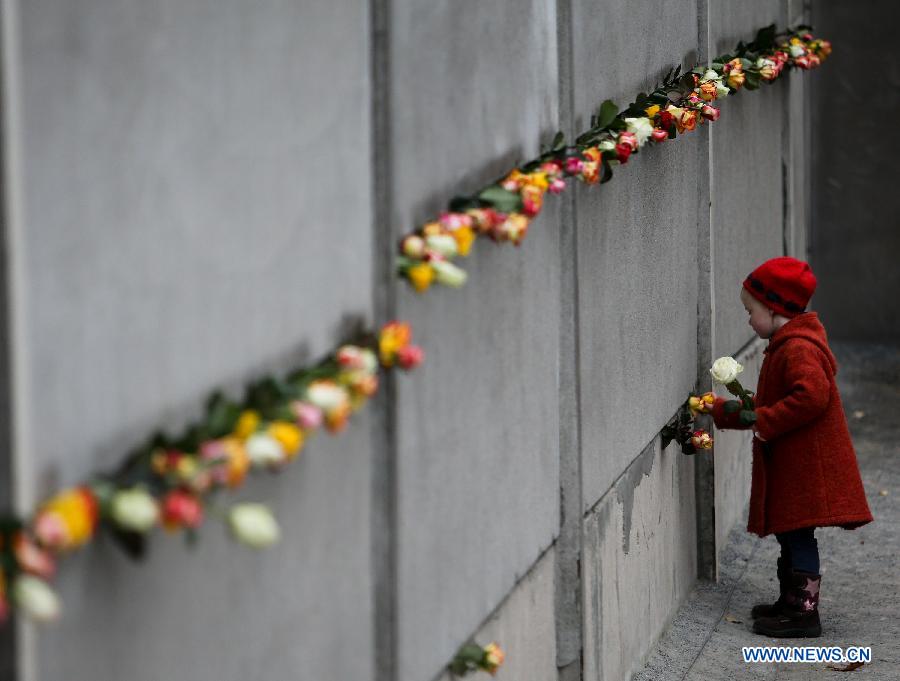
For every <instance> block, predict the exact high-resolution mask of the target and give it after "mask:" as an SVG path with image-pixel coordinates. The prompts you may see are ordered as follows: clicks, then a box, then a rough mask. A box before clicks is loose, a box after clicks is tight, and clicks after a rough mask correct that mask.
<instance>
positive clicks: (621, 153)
mask: <svg viewBox="0 0 900 681" xmlns="http://www.w3.org/2000/svg"><path fill="white" fill-rule="evenodd" d="M616 156H617V157H618V158H619V163H628V157H629V156H631V145H629V144H626V143H625V142H619V143H618V144H617V145H616Z"/></svg>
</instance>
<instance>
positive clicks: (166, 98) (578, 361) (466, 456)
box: [0, 0, 809, 681]
mask: <svg viewBox="0 0 900 681" xmlns="http://www.w3.org/2000/svg"><path fill="white" fill-rule="evenodd" d="M803 11H804V10H803V6H802V4H801V3H799V2H798V3H783V2H777V0H769V1H767V2H759V3H753V4H752V5H749V4H748V3H738V2H732V1H729V2H727V3H707V2H706V0H696V1H691V2H678V3H671V2H670V3H666V2H662V1H659V2H652V3H650V2H647V3H633V2H625V1H624V0H617V1H608V2H588V1H587V0H558V2H556V3H547V2H540V1H538V0H527V1H524V2H523V1H520V0H516V1H513V0H502V1H499V0H498V1H497V2H492V3H485V2H476V0H463V1H460V0H456V1H454V2H450V1H449V0H444V1H440V2H434V1H428V2H426V1H424V0H373V2H372V3H371V5H370V6H368V7H366V6H362V5H361V4H360V3H353V2H347V1H345V0H335V1H333V2H329V3H319V2H312V1H307V2H301V3H297V2H287V0H283V1H279V0H264V1H262V2H258V3H255V4H253V5H252V7H251V6H250V5H246V4H245V3H238V2H234V1H233V0H229V1H228V2H222V1H221V0H220V1H219V2H212V1H211V0H179V1H178V2H176V1H175V0H142V1H141V2H138V0H125V1H123V0H119V1H118V2H113V1H112V0H79V1H78V2H72V1H71V0H68V1H66V0H29V1H28V2H21V1H16V0H6V2H4V4H3V15H2V20H3V25H4V34H3V35H4V44H3V76H4V104H5V107H4V132H5V135H4V152H5V154H4V182H3V189H4V194H5V198H6V200H5V217H6V220H5V231H6V245H7V249H8V262H7V263H6V265H7V269H8V271H9V272H8V276H7V289H8V290H7V296H6V299H7V300H8V301H9V305H10V309H9V311H8V313H7V315H6V317H5V319H4V321H5V330H6V331H8V333H9V335H10V336H11V353H10V354H9V357H10V361H11V363H12V366H13V371H12V372H11V373H10V374H9V375H8V376H6V379H5V382H4V387H5V388H6V389H7V390H8V391H10V392H12V394H13V395H14V397H15V404H14V408H10V409H8V418H7V422H9V423H10V424H11V425H12V435H10V441H11V443H12V445H13V446H12V450H13V452H14V456H13V457H12V458H11V459H9V458H8V460H6V461H5V462H4V468H5V470H6V471H7V472H8V471H12V472H13V473H14V476H13V478H12V479H13V480H14V481H15V489H14V490H13V491H14V493H15V502H16V505H17V506H18V507H19V508H22V509H26V508H30V507H31V506H32V505H33V503H34V502H35V501H37V500H38V499H40V498H41V497H42V496H43V495H44V494H46V493H48V492H50V491H52V490H54V489H55V488H56V487H58V486H60V485H65V484H71V483H73V482H76V481H78V480H80V479H81V478H82V477H83V476H84V475H85V474H86V473H87V472H89V471H91V470H93V469H94V468H96V467H102V466H107V465H109V464H111V463H113V462H114V461H116V460H117V459H118V457H119V456H120V455H121V454H122V453H123V452H124V451H126V450H127V449H128V448H129V447H130V446H132V445H134V444H136V443H138V442H141V441H142V440H143V439H144V437H145V436H146V435H147V434H148V433H149V432H150V431H152V430H153V429H155V428H156V427H157V426H160V425H163V426H166V427H167V428H171V429H173V430H175V429H177V428H179V427H180V426H181V425H182V424H183V423H185V422H187V421H189V420H191V419H193V418H195V417H196V416H197V415H198V413H199V411H200V407H201V400H202V398H203V396H205V395H206V394H207V392H208V391H209V390H210V389H211V388H214V387H216V386H220V385H222V386H225V387H226V388H228V389H229V390H231V391H233V392H235V393H236V392H237V391H238V390H239V389H240V387H241V386H242V385H243V383H244V382H245V381H247V380H248V379H251V378H253V377H255V376H258V375H260V374H261V373H263V372H266V371H269V370H275V371H277V370H279V369H280V368H283V367H286V366H288V365H291V364H294V363H296V362H297V361H298V360H301V359H304V358H310V359H311V358H314V357H317V356H319V355H320V354H321V353H323V352H325V351H326V350H328V349H329V348H330V347H331V346H332V345H333V344H334V343H335V342H337V341H338V340H339V338H340V335H341V333H342V331H343V330H344V329H346V328H348V326H352V325H353V324H356V323H372V322H373V321H383V320H385V319H387V318H390V317H399V318H403V319H409V320H411V321H412V322H413V324H414V328H415V333H416V336H417V339H418V340H419V341H420V342H421V343H422V344H423V345H424V346H425V348H426V352H427V361H426V363H425V365H424V366H423V367H421V369H420V370H418V371H417V372H415V373H413V374H411V375H409V376H402V377H399V378H397V379H396V380H394V379H391V380H389V381H388V382H387V383H388V384H387V386H386V391H385V392H384V394H382V395H380V396H379V398H377V400H376V402H375V403H374V404H372V405H370V407H369V408H367V410H365V411H363V412H361V414H360V415H359V417H358V418H356V419H355V420H354V421H353V423H352V425H351V426H350V427H349V429H348V431H347V432H346V433H345V434H343V435H342V436H341V437H339V438H334V439H332V438H327V437H321V438H317V439H316V440H315V442H313V443H312V444H311V445H310V446H309V447H308V448H307V450H305V452H304V454H303V455H302V456H301V457H300V458H299V459H298V460H297V461H296V462H294V463H293V464H292V465H291V466H290V467H289V468H288V469H287V470H286V472H285V473H284V474H282V475H281V476H279V477H271V478H266V479H260V480H253V481H252V482H251V483H250V484H249V485H248V486H247V488H245V489H244V490H242V491H241V495H242V496H245V497H247V498H254V499H265V500H269V501H271V502H272V504H273V506H274V510H275V512H276V514H277V515H278V516H279V517H280V518H281V519H282V524H283V527H284V530H285V532H284V534H285V536H284V538H283V540H282V542H281V544H280V545H279V546H278V547H277V548H276V549H274V550H272V551H270V552H265V553H254V552H251V551H248V550H243V549H241V548H240V547H237V546H234V545H232V544H231V543H230V542H229V540H228V539H227V538H226V537H225V536H224V532H223V531H221V530H220V529H219V528H218V526H217V525H215V524H214V523H211V524H210V526H209V527H207V528H204V531H203V532H202V537H201V543H200V545H199V547H198V548H197V549H196V550H195V551H193V552H191V551H188V550H187V549H185V547H184V546H183V545H182V543H181V542H180V541H177V540H172V539H167V538H163V537H160V538H159V541H156V542H154V545H153V550H152V552H151V558H150V560H149V561H147V563H146V564H143V565H140V566H135V565H134V564H132V563H130V562H129V561H127V560H126V559H125V558H124V557H122V556H120V555H119V553H118V551H117V550H116V549H115V547H113V546H110V545H109V544H108V543H106V542H103V541H100V542H97V543H96V544H94V545H92V546H91V547H90V548H89V549H87V550H84V551H81V552H78V553H76V554H75V555H74V556H72V557H71V558H69V559H67V560H66V564H65V566H64V568H63V570H62V571H61V574H60V577H59V580H58V587H59V589H60V593H61V596H62V599H63V601H64V603H65V609H66V614H65V617H64V619H63V620H62V621H61V622H60V623H58V624H57V625H55V626H52V627H47V628H40V629H38V628H35V627H33V626H31V625H30V624H28V623H17V627H16V640H15V646H14V651H13V652H14V653H15V659H16V660H17V671H18V678H19V679H21V680H22V681H32V680H35V681H36V680H38V679H40V680H41V681H56V680H60V681H61V680H62V679H67V680H70V681H81V680H82V679H83V680H85V681H88V680H90V681H104V680H105V679H114V678H116V679H118V678H121V677H128V678H130V679H133V680H134V681H141V680H143V679H147V680H148V681H149V680H151V679H153V680H155V679H159V678H175V679H216V680H217V681H228V680H231V679H234V680H235V681H237V680H241V681H244V680H246V679H272V680H276V681H280V680H282V679H285V680H286V679H297V678H299V679H317V680H324V679H334V680H335V681H349V680H353V681H355V680H361V681H369V680H372V681H431V680H434V679H437V678H439V677H440V678H443V677H442V676H441V675H442V669H443V668H444V666H445V665H446V664H447V663H448V662H449V661H450V659H451V658H452V656H453V654H454V652H455V651H456V650H457V648H458V647H459V646H460V645H461V644H463V643H464V642H465V641H466V640H467V639H468V638H469V637H473V636H474V637H475V638H476V640H478V641H479V642H482V643H487V642H488V641H490V640H492V639H496V640H498V641H499V642H500V643H501V645H502V646H503V648H504V649H505V650H506V652H507V656H508V657H507V664H506V665H505V666H504V668H503V669H502V670H501V672H500V673H499V674H498V676H497V678H498V679H504V678H507V679H520V680H524V681H529V680H533V681H538V680H540V681H546V680H547V679H549V678H553V677H554V676H555V675H557V676H558V677H559V678H560V679H581V678H584V679H604V680H613V679H626V678H628V676H629V674H630V671H631V670H632V669H634V668H635V667H636V666H637V665H639V664H640V662H641V660H642V659H643V656H644V655H645V653H646V652H647V651H648V650H649V648H650V647H651V646H652V644H653V641H654V639H655V637H656V636H657V635H658V634H659V633H660V632H661V631H662V629H663V628H664V626H665V624H666V622H667V621H668V619H669V617H670V615H671V614H672V613H673V611H674V609H675V608H676V607H677V605H678V604H679V602H680V601H681V600H682V599H683V598H684V597H685V596H686V595H687V593H688V592H689V591H690V588H691V587H692V585H693V583H694V581H695V580H696V579H697V576H698V574H699V575H700V576H704V577H715V574H716V565H717V546H720V545H721V541H722V539H723V537H724V536H725V534H726V533H727V531H728V529H730V527H731V526H733V524H734V523H735V522H743V521H744V518H745V516H744V512H745V509H744V507H745V504H746V501H747V496H748V492H749V482H748V481H749V443H748V441H747V440H746V438H743V437H739V436H730V437H729V436H725V437H722V438H721V439H720V440H719V442H718V444H717V447H716V450H715V454H714V456H710V455H705V456H698V457H694V458H687V457H684V456H682V455H681V454H680V452H678V451H677V448H676V447H669V448H667V449H665V450H664V449H662V448H661V446H660V441H659V435H658V433H659V430H660V428H661V427H662V426H663V425H664V424H665V423H666V422H667V421H668V419H669V418H670V417H671V416H672V415H673V414H674V413H675V411H676V409H677V408H678V406H679V404H680V403H681V402H682V401H683V400H684V398H685V396H686V395H687V393H688V392H689V391H691V390H705V389H709V387H710V386H709V385H708V381H709V376H708V373H707V371H706V369H707V367H708V366H709V364H710V362H711V361H712V359H714V358H715V357H717V356H719V355H723V354H735V355H737V356H738V357H739V359H742V360H743V361H745V362H746V363H747V366H748V374H750V378H751V380H750V384H752V373H753V371H755V370H758V361H759V357H760V346H759V343H757V342H754V341H753V333H752V330H751V329H750V328H749V326H748V325H747V321H746V318H745V313H744V311H743V309H742V307H741V305H740V302H739V300H738V293H739V286H740V281H741V280H742V279H743V277H744V276H745V275H746V273H747V272H748V271H749V270H750V269H752V267H753V266H755V265H756V264H758V262H759V261H761V260H764V259H766V258H768V257H773V256H776V255H780V254H783V253H786V252H787V253H791V254H797V255H800V256H801V257H802V256H803V255H804V254H805V248H806V236H805V235H806V221H807V209H806V205H807V202H808V190H807V184H806V182H807V172H806V166H807V162H808V155H809V152H808V149H809V146H808V142H807V141H806V140H807V137H806V135H807V125H806V119H805V116H806V99H807V97H806V90H805V88H806V85H805V84H804V83H803V82H802V81H803V78H804V77H805V76H799V75H796V74H791V75H790V76H789V77H788V78H787V79H785V81H783V82H781V83H779V84H777V85H776V86H774V87H772V88H771V89H769V88H765V89H763V91H761V92H757V93H742V94H740V95H739V96H736V97H733V98H730V100H725V101H724V102H722V108H723V115H722V119H721V120H720V121H719V122H718V123H716V124H715V126H704V127H703V129H702V130H700V131H698V132H695V133H693V134H692V135H688V136H685V137H683V138H679V140H677V141H676V142H674V143H671V144H666V145H662V146H660V147H654V148H650V147H648V148H647V149H646V150H645V151H644V152H642V153H641V154H640V155H639V156H637V157H635V158H634V159H633V160H632V161H631V162H630V163H629V164H628V166H627V167H622V168H619V169H617V171H616V177H615V179H614V180H613V182H612V183H611V184H609V185H604V186H603V187H601V188H589V189H588V188H584V187H579V188H577V189H576V190H575V191H573V192H570V193H567V194H566V195H565V196H564V197H562V198H561V199H556V200H554V199H550V200H548V206H547V207H546V208H545V211H544V212H543V213H542V215H541V217H540V219H539V220H538V221H537V222H536V223H535V224H534V225H533V226H532V229H531V231H530V232H529V236H528V238H527V239H526V241H525V242H524V244H523V245H522V246H521V247H520V248H518V249H515V248H512V247H504V248H497V249H495V248H492V247H491V246H490V245H487V244H483V245H481V246H480V247H478V248H476V249H475V250H474V252H473V255H472V256H471V257H470V258H469V259H468V261H467V263H466V264H467V269H468V270H469V275H470V282H469V284H468V285H467V286H466V287H465V288H464V289H463V290H461V291H455V290H449V289H436V290H432V291H430V292H429V293H428V294H426V295H424V296H419V295H416V294H415V293H413V292H411V291H410V290H409V289H408V288H407V287H406V286H404V285H402V284H400V283H398V282H397V281H395V279H394V278H393V273H392V268H391V265H390V253H391V252H392V251H393V244H394V242H395V239H396V238H397V237H398V236H399V235H400V234H402V233H404V232H406V231H408V230H409V229H410V228H412V227H413V226H414V225H416V224H418V223H420V222H421V221H423V220H425V219H427V218H429V217H431V216H433V215H435V214H436V213H437V212H438V211H440V210H441V209H442V208H443V207H444V205H445V204H446V202H447V200H448V199H449V198H450V197H451V196H453V195H455V194H457V193H464V192H467V191H471V190H474V189H476V188H478V187H480V186H482V185H484V184H486V183H488V182H490V181H491V180H493V179H495V178H496V177H497V176H498V175H499V174H500V173H502V172H504V171H506V170H508V169H509V168H510V167H511V166H512V165H514V164H515V163H516V162H517V161H519V160H523V159H527V158H530V157H532V156H534V155H535V154H536V153H537V152H538V151H539V144H540V143H541V142H547V141H549V139H550V138H552V136H553V133H554V132H555V131H556V130H557V129H563V130H566V131H567V132H568V133H570V134H571V133H573V132H576V131H580V130H582V129H584V128H586V127H587V125H588V120H589V117H590V114H591V112H592V110H593V109H594V108H595V107H596V105H597V104H598V103H599V102H600V101H602V100H603V99H605V98H607V97H610V98H613V99H615V100H616V101H617V102H619V103H620V104H622V105H625V104H627V103H628V102H629V101H631V98H632V97H633V96H634V95H635V94H636V93H637V92H638V91H640V90H642V89H646V88H649V87H651V86H652V85H653V84H654V83H655V82H656V81H657V80H658V79H659V78H660V77H661V76H662V75H664V73H665V72H666V71H667V70H668V68H669V67H670V66H672V65H673V64H674V63H678V62H682V63H684V64H685V65H687V66H690V65H693V64H694V63H696V62H697V61H698V60H705V59H707V58H708V57H709V56H710V54H711V53H718V52H719V51H721V50H724V49H727V48H730V47H731V46H733V45H734V44H735V43H736V42H737V41H738V40H740V39H746V38H749V37H752V34H753V32H754V31H755V30H756V29H757V28H758V27H760V26H762V25H765V24H767V23H770V22H772V21H775V22H778V23H779V24H781V25H784V24H785V23H788V22H789V21H790V22H792V23H796V22H797V21H799V20H800V19H801V18H802V16H803ZM2 480H3V478H2V477H0V481H2ZM7 644H9V639H7ZM7 659H9V655H7ZM0 668H2V667H0Z"/></svg>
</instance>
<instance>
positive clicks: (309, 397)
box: [306, 381, 347, 412]
mask: <svg viewBox="0 0 900 681" xmlns="http://www.w3.org/2000/svg"><path fill="white" fill-rule="evenodd" d="M306 401H307V402H310V403H311V404H314V405H315V406H317V407H318V408H319V409H321V410H322V411H326V412H328V411H332V410H333V409H337V408H338V407H340V406H341V405H342V404H343V403H344V402H346V401H347V391H346V390H344V389H343V388H342V387H341V386H339V385H337V384H336V383H332V382H331V381H313V382H312V383H311V384H310V385H309V387H308V388H307V389H306Z"/></svg>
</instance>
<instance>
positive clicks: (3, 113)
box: [0, 0, 38, 681]
mask: <svg viewBox="0 0 900 681" xmlns="http://www.w3.org/2000/svg"><path fill="white" fill-rule="evenodd" d="M20 25H21V24H20V20H19V3H18V1H17V0H0V36H2V37H0V73H2V75H0V88H2V95H0V97H2V102H0V104H2V107H0V125H2V134H0V138H2V157H0V158H2V164H3V165H2V196H3V198H2V220H3V247H4V256H5V262H4V263H3V265H4V272H3V274H4V282H3V283H4V291H3V297H4V304H5V310H4V313H5V319H4V320H3V322H2V323H3V324H4V332H5V334H6V338H5V339H4V340H5V341H6V345H5V346H4V349H5V354H6V358H5V360H4V361H5V366H4V367H3V368H4V369H5V370H6V371H7V373H6V376H5V379H4V380H5V385H4V388H3V389H4V390H5V391H6V395H5V398H6V399H7V409H6V410H5V411H4V413H3V415H2V416H0V418H2V417H5V418H7V419H8V424H7V427H6V429H5V432H4V436H5V437H7V438H8V442H7V443H4V444H8V452H9V453H8V454H7V461H8V463H9V469H8V470H9V479H10V488H11V489H10V492H11V499H12V504H11V505H12V509H13V510H14V511H15V512H16V513H18V514H19V515H20V516H24V515H26V514H27V513H28V511H29V510H30V509H31V508H33V506H34V503H35V498H34V489H35V486H34V484H33V479H34V473H33V470H32V466H31V461H30V460H29V458H27V457H26V456H25V455H24V452H27V451H29V450H30V446H29V442H30V438H31V433H32V428H31V411H30V405H31V391H30V386H29V382H28V375H27V368H28V367H29V366H30V360H29V352H28V343H27V340H28V338H27V329H28V324H27V321H28V319H27V316H28V301H27V287H26V285H25V273H24V271H23V267H24V263H25V255H26V254H25V219H24V200H23V190H22V161H21V160H22V150H21V144H22V138H23V134H22V129H23V123H22V113H21V101H22V95H21V84H20V73H21V60H20V57H19V55H20V47H19V31H20ZM5 628H6V629H7V632H6V634H5V635H8V636H10V637H12V638H11V641H10V643H7V644H6V646H9V647H6V648H5V650H9V651H10V652H11V653H12V660H11V661H10V662H9V664H11V665H12V666H13V670H12V674H13V675H12V676H11V678H13V679H15V680H16V681H34V679H37V678H38V668H37V643H38V641H37V636H38V629H37V626H36V625H35V623H34V622H33V621H30V620H28V619H27V618H25V617H15V616H14V617H13V621H11V622H9V623H7V624H6V625H5Z"/></svg>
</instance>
